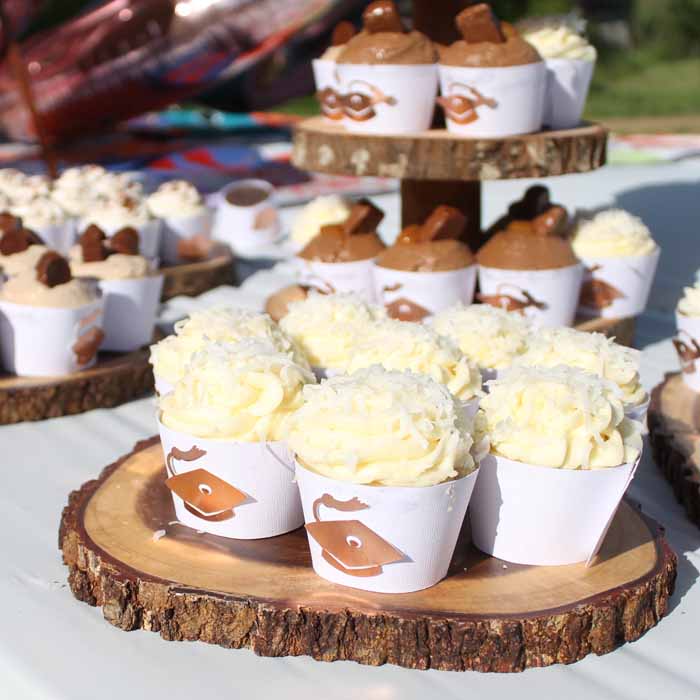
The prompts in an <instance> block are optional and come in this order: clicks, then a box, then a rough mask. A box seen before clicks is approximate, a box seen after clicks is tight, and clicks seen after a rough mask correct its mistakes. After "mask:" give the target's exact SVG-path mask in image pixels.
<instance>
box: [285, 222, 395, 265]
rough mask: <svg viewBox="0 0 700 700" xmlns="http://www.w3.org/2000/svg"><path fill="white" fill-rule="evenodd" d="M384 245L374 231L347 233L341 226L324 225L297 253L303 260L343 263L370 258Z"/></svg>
mask: <svg viewBox="0 0 700 700" xmlns="http://www.w3.org/2000/svg"><path fill="white" fill-rule="evenodd" d="M385 248H386V246H385V245H384V244H383V243H382V242H381V240H379V236H377V234H376V233H354V234H352V235H347V234H345V233H344V232H343V229H342V226H324V227H323V229H322V230H321V233H319V234H318V235H317V236H315V237H314V238H312V239H311V241H309V243H307V245H306V246H305V247H304V249H303V250H302V251H301V252H300V253H299V257H300V258H304V260H315V261H317V262H329V263H334V262H338V263H341V262H342V263H345V262H355V261H357V260H371V259H372V258H375V257H376V256H377V255H379V253H381V252H382V251H383V250H384V249H385Z"/></svg>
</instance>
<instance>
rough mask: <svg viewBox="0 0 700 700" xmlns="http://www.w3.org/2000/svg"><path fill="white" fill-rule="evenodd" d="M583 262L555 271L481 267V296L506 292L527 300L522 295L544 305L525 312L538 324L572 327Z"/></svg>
mask: <svg viewBox="0 0 700 700" xmlns="http://www.w3.org/2000/svg"><path fill="white" fill-rule="evenodd" d="M582 277H583V265H580V264H577V265H570V266H568V267H561V268H556V269H552V270H501V269H498V268H495V267H484V266H483V265H480V266H479V289H480V298H481V299H482V300H483V298H484V297H495V296H498V295H505V296H508V297H512V298H513V299H514V300H516V301H522V302H525V303H527V299H526V298H525V296H524V295H523V293H524V292H527V293H528V294H529V295H530V296H531V297H532V299H533V300H534V301H535V302H537V303H539V304H543V305H544V306H543V308H538V307H537V306H532V305H530V306H527V307H526V308H524V309H523V310H522V313H523V315H524V316H525V317H526V318H528V319H530V320H531V321H532V322H533V323H534V324H535V325H538V326H544V327H556V326H570V325H571V324H572V323H573V321H574V317H575V316H576V306H577V304H578V298H579V291H580V289H581V279H582Z"/></svg>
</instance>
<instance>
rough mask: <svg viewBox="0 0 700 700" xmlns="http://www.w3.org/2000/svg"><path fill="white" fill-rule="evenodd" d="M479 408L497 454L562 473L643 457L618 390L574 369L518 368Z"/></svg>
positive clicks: (491, 388)
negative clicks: (568, 470)
mask: <svg viewBox="0 0 700 700" xmlns="http://www.w3.org/2000/svg"><path fill="white" fill-rule="evenodd" d="M488 385H489V393H488V394H487V395H486V396H485V397H484V398H483V399H482V400H481V403H480V407H481V409H482V410H483V412H484V415H485V417H486V430H487V432H488V434H489V438H490V441H491V451H492V452H493V453H494V454H497V455H501V456H503V457H507V458H508V459H513V460H516V461H519V462H525V463H526V464H534V465H539V466H545V467H554V468H561V469H601V468H604V467H617V466H619V465H621V464H625V463H627V462H632V461H634V460H635V459H637V457H638V456H639V454H640V453H641V450H642V438H641V424H640V423H638V422H637V421H631V420H629V419H628V418H625V413H624V408H623V404H622V401H621V399H620V397H619V390H618V388H617V387H616V386H615V385H614V384H613V383H612V382H609V381H607V380H605V379H601V378H599V377H596V376H594V375H592V374H588V373H586V372H584V371H582V370H580V369H572V368H570V367H555V368H548V369H542V368H533V367H529V368H514V369H510V370H506V372H505V376H504V377H502V378H501V376H500V375H499V378H498V379H497V380H494V381H491V382H489V384H488Z"/></svg>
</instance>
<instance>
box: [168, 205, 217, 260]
mask: <svg viewBox="0 0 700 700" xmlns="http://www.w3.org/2000/svg"><path fill="white" fill-rule="evenodd" d="M213 219H214V214H213V212H212V211H211V210H210V209H206V210H204V211H203V212H202V213H200V214H195V215H194V216H186V217H180V218H177V217H167V218H165V219H163V231H162V235H161V242H160V257H161V260H162V261H163V263H164V264H165V265H176V264H177V263H179V262H182V258H181V257H180V254H179V251H178V246H179V245H180V241H182V240H188V239H190V238H193V237H194V236H203V237H205V238H210V237H211V229H212V222H213Z"/></svg>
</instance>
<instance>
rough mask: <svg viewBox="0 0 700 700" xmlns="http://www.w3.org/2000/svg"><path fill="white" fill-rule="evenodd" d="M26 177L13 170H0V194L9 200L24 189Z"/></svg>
mask: <svg viewBox="0 0 700 700" xmlns="http://www.w3.org/2000/svg"><path fill="white" fill-rule="evenodd" d="M26 182H27V176H26V175H25V174H24V173H23V172H22V171H20V170H16V169H15V168H0V192H2V193H3V194H5V195H7V196H8V197H9V198H10V199H11V200H14V199H15V198H16V197H17V196H21V193H22V192H23V191H24V189H25V188H26V186H27V185H26Z"/></svg>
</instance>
